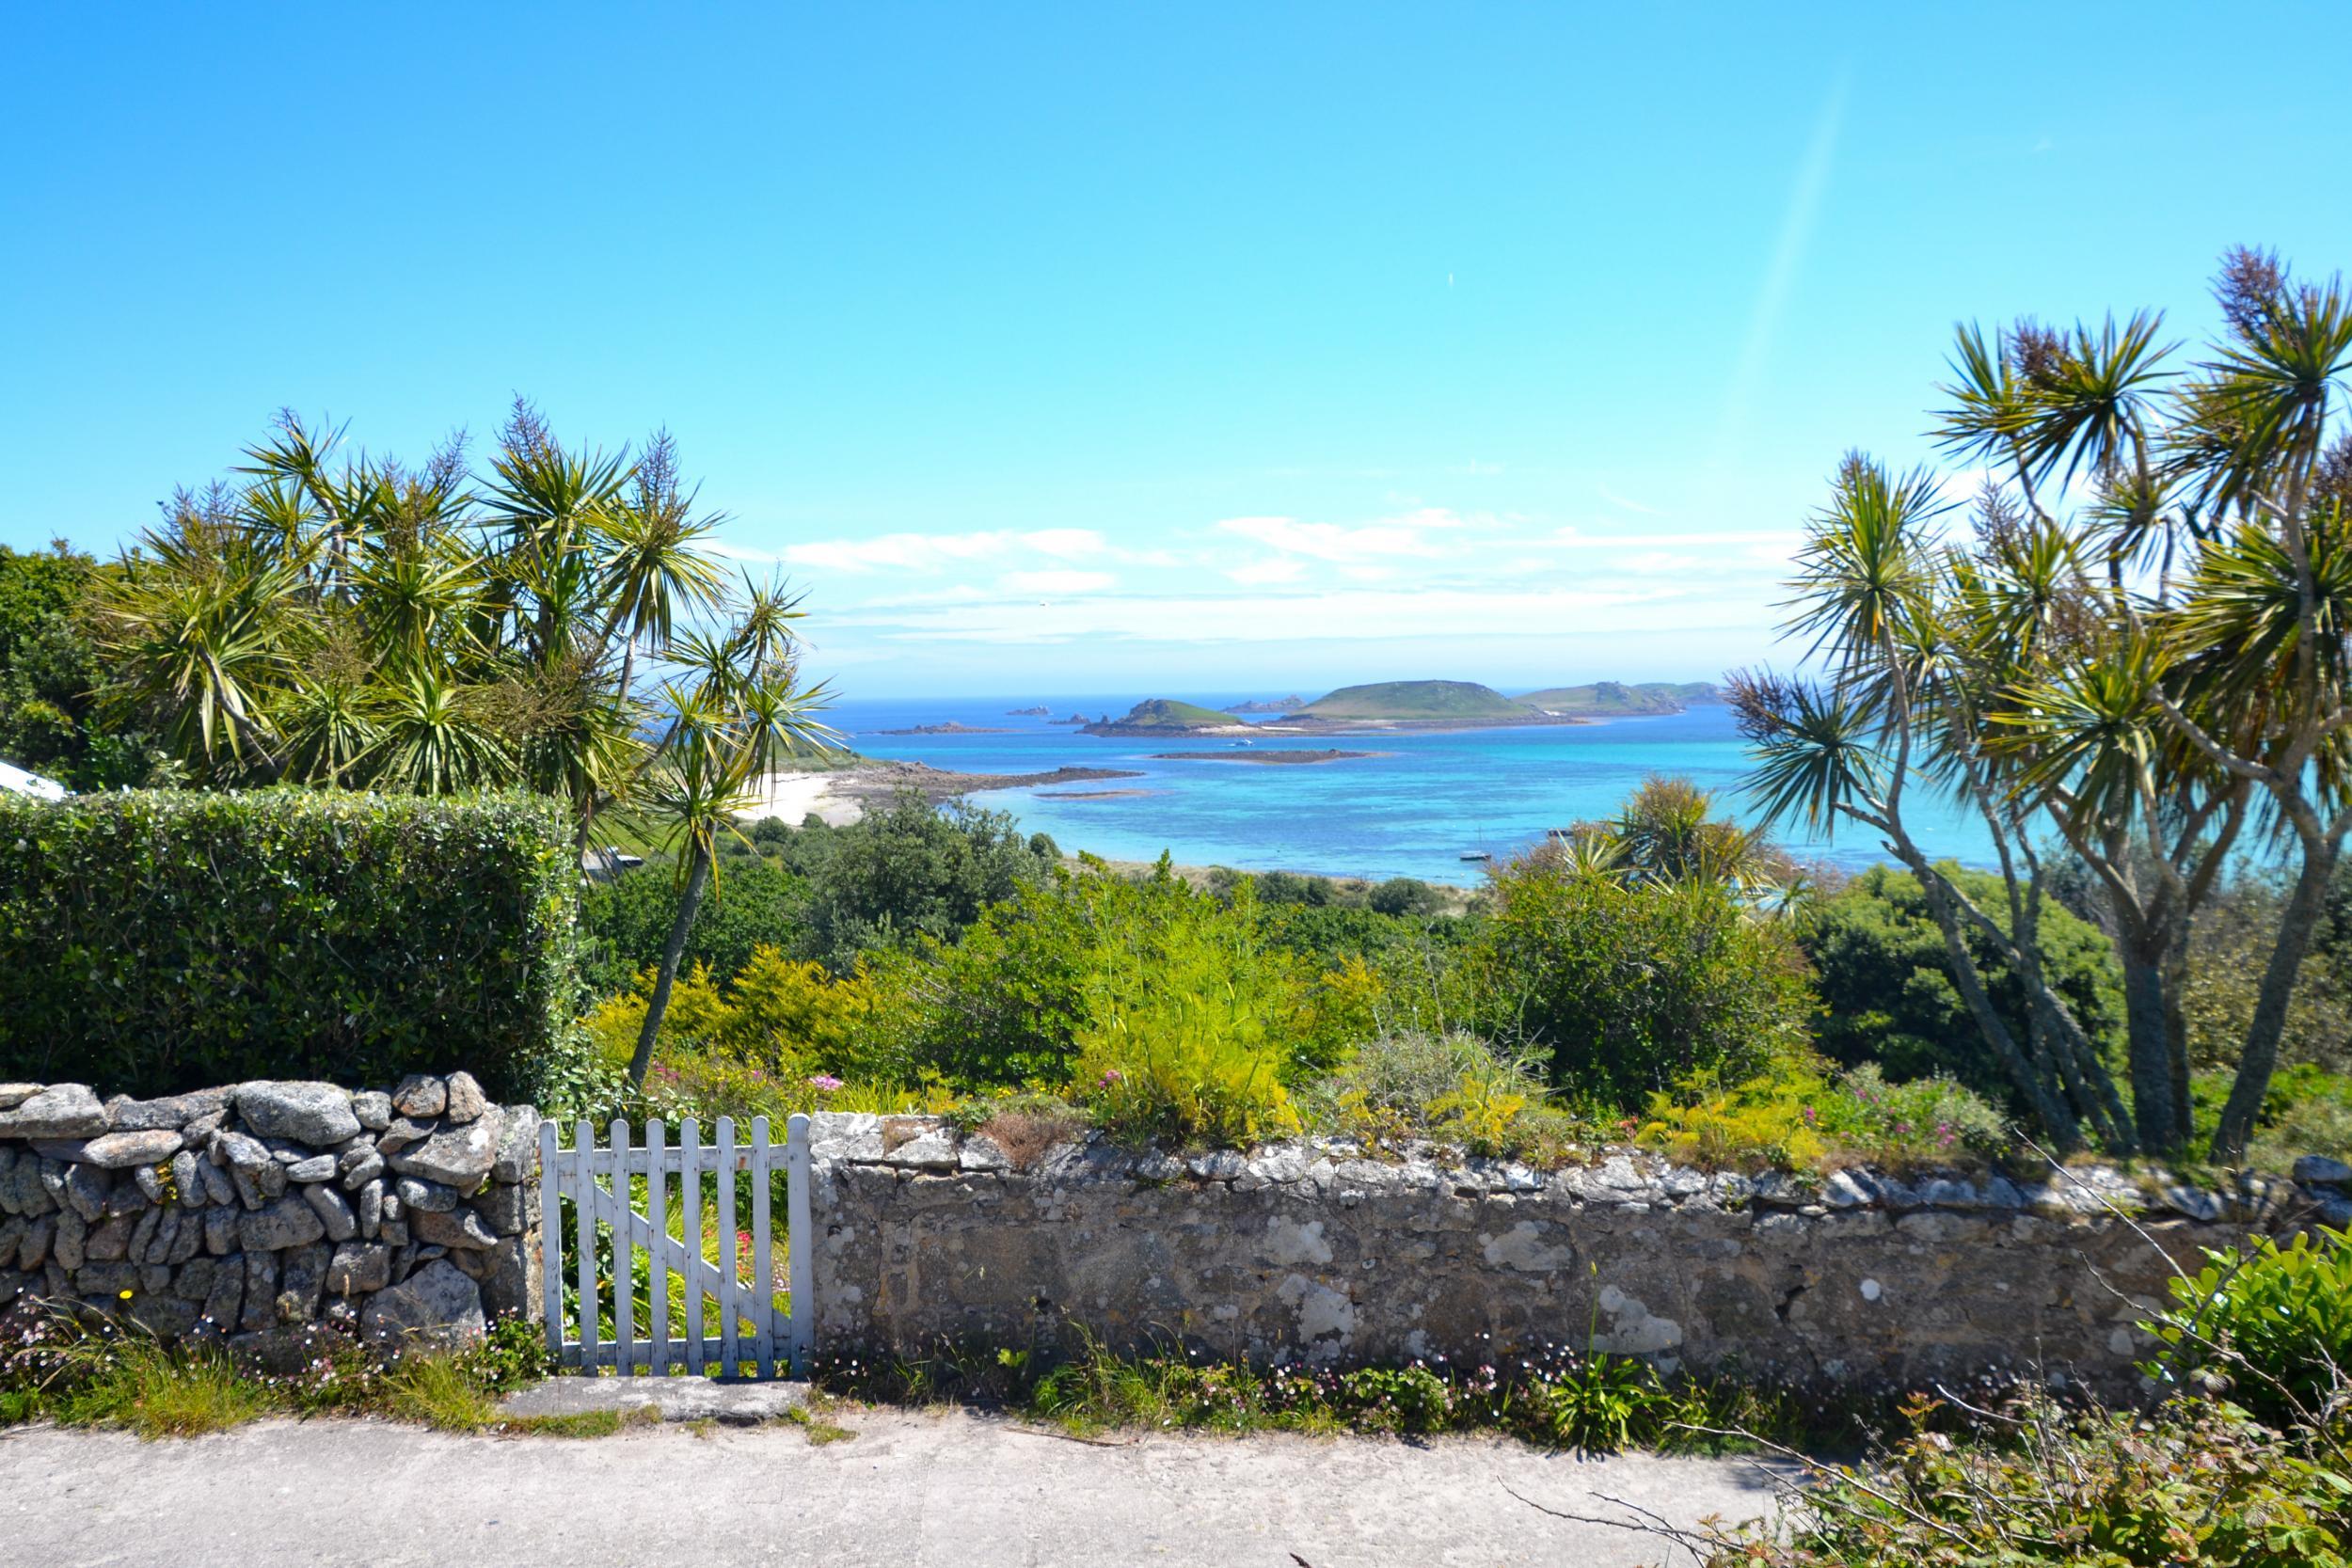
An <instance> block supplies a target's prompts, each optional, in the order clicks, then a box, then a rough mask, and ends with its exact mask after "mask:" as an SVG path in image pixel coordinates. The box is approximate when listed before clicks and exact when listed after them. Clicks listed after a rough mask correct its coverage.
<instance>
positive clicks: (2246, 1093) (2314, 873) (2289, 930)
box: [2209, 841, 2339, 1164]
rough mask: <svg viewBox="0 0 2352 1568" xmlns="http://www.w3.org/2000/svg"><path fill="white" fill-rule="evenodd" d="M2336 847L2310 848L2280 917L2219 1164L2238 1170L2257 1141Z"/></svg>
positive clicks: (2225, 1120)
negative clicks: (2258, 1122) (2256, 1130)
mask: <svg viewBox="0 0 2352 1568" xmlns="http://www.w3.org/2000/svg"><path fill="white" fill-rule="evenodd" d="M2338 853H2339V851H2338V847H2337V846H2336V845H2335V844H2334V843H2331V842H2325V841H2323V842H2321V843H2319V844H2316V845H2314V844H2312V843H2309V842H2308V841H2307V842H2306V844H2305V846H2304V849H2303V870H2302V873H2301V875H2299V876H2297V877H2296V879H2295V891H2294V893H2293V894H2291V895H2288V898H2287V907H2286V909H2285V910H2284V911H2281V912H2280V916H2279V941H2278V943H2277V945H2276V946H2274V947H2272V948H2271V950H2270V964H2269V967H2267V968H2266V969H2265V970H2264V971H2263V984H2262V990H2260V991H2259V992H2258V993H2256V996H2255V1000H2254V1017H2253V1020H2252V1022H2249V1023H2248V1024H2247V1026H2246V1044H2245V1048H2244V1049H2243V1050H2242V1051H2241V1052H2240V1053H2239V1054H2238V1062H2237V1078H2236V1079H2235V1081H2234V1082H2233V1083H2232V1084H2231V1085H2230V1099H2229V1101H2228V1103H2226V1104H2224V1105H2223V1106H2222V1107H2221V1124H2220V1125H2219V1126H2218V1127H2217V1128H2215V1129H2214V1133H2213V1148H2212V1149H2211V1150H2210V1153H2209V1157H2210V1158H2211V1159H2212V1160H2213V1162H2214V1164H2236V1163H2238V1162H2239V1161H2241V1160H2243V1159H2245V1158H2246V1146H2247V1145H2248V1144H2249V1142H2251V1141H2252V1139H2253V1136H2254V1117H2256V1115H2258V1114H2259V1113H2260V1112H2261V1110H2262V1104H2263V1099H2264V1097H2265V1096H2266V1095H2268V1094H2269V1093H2270V1075H2271V1073H2272V1072H2273V1071H2274V1070H2275V1069H2277V1068H2278V1065H2279V1041H2280V1038H2281V1037H2283V1036H2284V1035H2285V1034H2286V1027H2287V1005H2288V1004H2289V1003H2290V1002H2292V1001H2294V1000H2295V981H2296V975H2297V974H2299V973H2300V972H2301V971H2302V968H2303V955H2304V954H2305V953H2306V952H2308V951H2310V949H2311V945H2312V935H2313V934H2314V933H2315V932H2316V931H2317V930H2318V928H2319V916H2320V912H2321V909H2322V907H2323V905H2324V903H2325V901H2326V897H2327V893H2328V879H2330V878H2331V877H2333V876H2334V875H2335V869H2336V860H2337V857H2338Z"/></svg>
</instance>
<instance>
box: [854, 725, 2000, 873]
mask: <svg viewBox="0 0 2352 1568" xmlns="http://www.w3.org/2000/svg"><path fill="white" fill-rule="evenodd" d="M1166 694H1167V693H1165V692H1159V693H1153V692H1135V693H1092V694H1088V695H1079V696H1073V695H1070V694H1068V693H1063V694H1059V695H1045V694H1035V695H1031V694H1021V693H1016V694H1012V695H1008V696H1003V697H943V698H926V697H899V698H883V699H869V700H855V699H851V700H844V701H842V702H840V703H838V704H836V705H834V707H833V708H832V709H831V710H830V711H829V712H828V714H827V716H826V717H827V720H828V721H829V722H830V723H832V724H833V725H834V728H836V729H838V730H839V731H841V732H842V734H843V736H844V737H845V738H846V740H847V742H848V744H850V746H851V747H853V748H854V749H855V750H857V751H858V752H862V753H864V754H865V755H866V756H870V757H878V758H890V759H896V760H903V761H910V762H922V763H928V764H930V766H932V767H934V768H953V769H956V770H959V771H963V772H974V773H1041V772H1047V771H1050V770H1052V769H1054V768H1063V767H1078V768H1122V769H1128V770H1132V771H1134V772H1136V773H1137V774H1139V775H1141V776H1140V777H1137V778H1132V779H1111V780H1104V781H1101V782H1097V783H1089V784H1066V785H1045V786H1040V787H1034V788H1024V789H1010V790H989V791H985V792H982V793H979V794H976V795H974V796H972V797H971V799H972V800H973V801H974V802H975V803H977V804H980V805H984V806H988V807H990V808H993V809H995V810H1000V811H1007V812H1010V813H1011V814H1012V815H1013V816H1016V817H1018V818H1019V819H1020V821H1021V823H1022V825H1023V827H1025V829H1027V830H1029V831H1031V832H1047V833H1051V834H1052V835H1053V836H1054V839H1055V841H1056V842H1057V843H1058V844H1059V845H1060V846H1061V847H1062V848H1063V849H1064V850H1065V851H1075V850H1079V849H1086V850H1090V851H1092V852H1093V853H1095V854H1098V855H1102V856H1104V858H1106V859H1110V860H1124V861H1150V860H1155V859H1157V858H1158V857H1159V855H1160V853H1161V851H1162V850H1166V851H1167V852H1168V854H1169V855H1170V856H1172V857H1173V858H1174V860H1175V861H1176V862H1177V863H1180V864H1189V865H1230V866H1233V867H1236V868H1238V869H1242V870H1248V871H1271V870H1285V871H1305V872H1315V873H1320V874H1322V875H1326V876H1333V877H1363V878H1369V879H1375V880H1376V879H1382V878H1387V877H1400V876H1401V877H1418V878H1421V879H1424V880H1428V881H1438V882H1452V883H1457V884H1459V883H1470V882H1475V881H1476V880H1477V879H1479V877H1480V876H1481V874H1482V873H1483V870H1484V867H1483V865H1482V864H1481V863H1476V862H1466V861H1464V860H1463V859H1462V856H1463V854H1464V853H1466V852H1473V851H1484V852H1486V853H1487V854H1490V855H1492V856H1493V857H1494V858H1495V859H1496V860H1497V861H1501V860H1503V859H1505V858H1507V857H1508V856H1510V855H1512V854H1514V853H1517V852H1518V851H1519V850H1521V849H1525V848H1527V847H1531V846H1533V845H1534V844H1536V843H1538V842H1540V841H1541V839H1542V837H1543V835H1544V833H1545V832H1546V831H1547V830H1549V829H1552V828H1561V827H1566V826H1568V825H1569V824H1570V823H1574V822H1578V821H1583V820H1590V819H1592V818H1595V817H1598V816H1606V815H1608V814H1609V813H1610V812H1611V811H1613V809H1615V807H1616V806H1617V804H1618V803H1619V802H1620V801H1622V800H1624V799H1625V797H1626V796H1627V795H1628V794H1629V792H1630V791H1632V790H1633V789H1634V788H1635V787H1636V786H1638V785H1639V784H1641V783H1642V781H1643V780H1644V779H1645V778H1647V777H1649V776H1650V775H1652V774H1665V775H1670V776H1676V777H1680V778H1686V779H1689V780H1691V781H1692V782H1693V783H1695V784H1698V785H1700V786H1701V787H1702V788H1706V789H1710V790H1713V791H1715V792H1716V799H1717V805H1718V807H1719V808H1720V809H1721V810H1723V811H1724V812H1725V813H1726V814H1727V815H1729V816H1733V817H1735V818H1737V819H1738V820H1740V821H1742V822H1752V821H1754V820H1755V819H1756V813H1755V811H1754V810H1753V809H1752V807H1751V805H1750V803H1749V801H1748V800H1746V798H1745V797H1744V796H1743V795H1742V794H1741V792H1740V779H1741V776H1742V775H1743V774H1744V773H1745V772H1746V771H1747V769H1748V768H1749V766H1750V759H1749V757H1748V753H1747V750H1746V747H1745V746H1744V744H1743V743H1742V742H1741V740H1740V736H1739V734H1738V731H1737V730H1736V729H1735V727H1734V724H1733V720H1732V715H1731V712H1730V710H1729V709H1728V708H1726V707H1724V706H1723V705H1719V704H1704V705H1697V706H1693V707H1692V708H1690V709H1688V710H1686V711H1685V712H1682V713H1678V714H1669V715H1661V716H1658V717H1654V718H1645V719H1619V720H1610V721H1601V722H1595V723H1589V724H1550V725H1535V726H1526V725H1522V726H1517V727H1506V728H1500V729H1491V730H1443V731H1430V732H1422V733H1418V734H1402V735H1382V734H1365V735H1359V736H1344V737H1337V736H1335V737H1328V738H1327V737H1324V736H1314V737H1311V738H1308V737H1301V738H1295V739H1283V740H1279V741H1276V742H1274V744H1276V745H1281V746H1286V747H1299V748H1309V747H1311V748H1322V747H1339V748H1342V749H1343V750H1348V751H1363V752H1377V753H1380V754H1378V755H1374V756H1367V757H1361V758H1354V759H1349V760H1346V761H1341V762H1331V763H1319V764H1313V765H1309V766H1291V767H1267V766H1251V765H1248V764H1242V763H1232V762H1212V761H1198V762H1195V761H1167V760H1162V759H1161V757H1160V755H1159V753H1167V752H1187V753H1200V754H1203V755H1225V756H1230V755H1231V754H1232V752H1233V750H1234V745H1233V742H1232V741H1231V740H1228V739H1222V738H1214V739H1213V738H1194V739H1175V738H1171V739H1149V738H1136V737H1113V736H1089V735H1080V734H1078V733H1077V732H1076V730H1075V729H1074V728H1073V726H1070V725H1066V724H1056V723H1053V722H1051V720H1052V719H1060V718H1064V717H1066V716H1068V715H1069V714H1071V713H1073V712H1074V713H1083V714H1086V715H1087V716H1089V718H1092V717H1097V716H1100V715H1103V714H1105V713H1107V714H1110V715H1112V716H1114V717H1116V716H1117V715H1120V714H1122V713H1125V712H1126V711H1127V709H1128V708H1130V707H1132V706H1133V705H1135V704H1136V703H1137V702H1139V701H1141V700H1142V699H1143V698H1144V697H1146V696H1152V695H1166ZM1280 695H1281V693H1279V692H1255V693H1248V692H1243V693H1234V692H1227V693H1216V692H1210V693H1204V694H1202V695H1200V696H1198V697H1195V696H1191V695H1187V696H1186V698H1185V700H1186V701H1195V702H1200V703H1202V704H1203V705H1210V706H1219V707H1222V706H1230V705H1233V704H1236V703H1243V702H1248V701H1252V700H1271V699H1273V698H1279V696H1280ZM1039 706H1042V707H1045V708H1047V709H1048V710H1049V714H1048V715H1046V716H1027V715H1025V716H1015V715H1014V714H1013V713H1011V711H1010V710H1012V709H1015V708H1025V707H1039ZM1251 717H1252V718H1253V719H1257V720H1260V721H1263V720H1265V719H1270V718H1274V717H1278V716H1275V715H1253V716H1251ZM944 723H957V724H962V725H966V726H969V727H971V728H973V729H987V730H991V731H995V732H999V733H993V734H985V735H892V734H887V733H885V732H888V731H892V730H907V729H912V728H914V726H916V725H921V724H944ZM1130 792H1132V793H1130ZM1086 796H1093V797H1095V798H1093V799H1085V798H1082V797H1086ZM1913 800H1914V810H1913V816H1914V826H1915V832H1916V833H1917V835H1918V837H1919V840H1920V842H1921V845H1922V846H1923V847H1925V848H1926V849H1927V850H1928V851H1929V852H1930V853H1931V854H1932V855H1935V856H1938V857H1943V856H1950V857H1952V858H1954V859H1957V860H1959V861H1961V862H1962V863H1965V864H1971V865H1983V864H1988V863H1991V862H1992V859H1993V850H1992V844H1991V840H1990V838H1989V837H1988V836H1987V835H1986V833H1985V832H1984V828H1983V825H1982V824H1981V823H1980V822H1979V821H1977V820H1976V819H1975V818H1974V816H1969V815H1966V814H1963V812H1962V811H1961V810H1959V809H1958V807H1957V806H1955V805H1951V804H1949V803H1947V802H1940V801H1939V802H1936V803H1935V806H1934V808H1933V810H1932V811H1924V810H1921V809H1920V808H1921V807H1923V806H1925V805H1926V804H1927V802H1925V801H1923V800H1920V799H1919V798H1918V797H1917V796H1914V797H1913ZM1779 836H1780V838H1781V840H1782V842H1783V843H1784V844H1786V845H1787V846H1788V848H1789V849H1790V850H1791V851H1792V852H1794V853H1796V854H1798V855H1799V856H1801V857H1804V858H1807V859H1815V860H1821V861H1826V862H1829V863H1834V864H1836V865H1838V866H1840V867H1842V868H1846V869H1850V870H1858V869H1861V868H1863V867H1865V866H1868V865H1872V864H1875V863H1880V862H1882V861H1885V860H1887V859H1889V858H1891V857H1889V856H1888V855H1887V853H1886V851H1885V849H1884V847H1883V846H1882V845H1881V843H1880V842H1879V840H1878V838H1877V836H1876V835H1875V834H1870V833H1866V832H1859V831H1854V832H1839V833H1837V834H1836V838H1835V839H1834V840H1833V841H1829V842H1821V841H1815V840H1806V839H1803V838H1800V837H1799V836H1797V835H1796V834H1795V833H1793V832H1787V831H1784V832H1781V833H1780V835H1779Z"/></svg>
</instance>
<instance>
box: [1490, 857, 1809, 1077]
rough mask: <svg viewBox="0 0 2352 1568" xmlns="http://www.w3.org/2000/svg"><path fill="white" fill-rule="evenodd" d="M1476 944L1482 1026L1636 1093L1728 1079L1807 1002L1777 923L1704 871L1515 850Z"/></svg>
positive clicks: (1773, 1041) (1777, 1038)
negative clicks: (1667, 879)
mask: <svg viewBox="0 0 2352 1568" xmlns="http://www.w3.org/2000/svg"><path fill="white" fill-rule="evenodd" d="M1495 895H1496V909H1495V912H1494V914H1493V915H1492V916H1491V917H1490V918H1489V919H1488V920H1486V922H1485V924H1484V927H1483V929H1482V934H1481V937H1480V942H1479V948H1478V951H1477V954H1476V957H1475V960H1474V961H1475V963H1476V965H1477V967H1478V969H1479V971H1480V981H1481V991H1482V998H1481V1004H1480V1005H1481V1006H1482V1007H1483V1008H1484V1009H1485V1010H1486V1015H1487V1016H1486V1031H1485V1032H1486V1033H1487V1034H1488V1035H1490V1036H1494V1037H1502V1038H1510V1037H1515V1036H1516V1037H1523V1038H1524V1039H1525V1040H1526V1041H1527V1042H1528V1043H1529V1044H1531V1045H1533V1046H1534V1047H1536V1048H1537V1049H1539V1050H1543V1051H1546V1052H1548V1053H1549V1056H1550V1070H1551V1077H1552V1082H1553V1083H1554V1084H1556V1085H1560V1086H1561V1087H1562V1088H1564V1089H1566V1090H1568V1091H1570V1092H1572V1093H1574V1094H1577V1095H1580V1096H1590V1097H1592V1098H1595V1099H1600V1100H1606V1101H1611V1102H1613V1103H1615V1104H1619V1105H1627V1106H1631V1105H1638V1104H1639V1103H1641V1101H1642V1100H1643V1099H1644V1097H1645V1096H1646V1095H1648V1094H1649V1093H1650V1092H1652V1091H1654V1090H1658V1089H1662V1088H1666V1087H1669V1086H1671V1085H1674V1084H1676V1083H1678V1082H1680V1081H1682V1080H1683V1079H1684V1078H1686V1077H1688V1076H1689V1075H1690V1074H1692V1073H1693V1072H1708V1073H1713V1074H1718V1075H1720V1076H1722V1077H1724V1078H1725V1079H1739V1078H1745V1077H1747V1076H1750V1075H1752V1074H1754V1073H1756V1071H1759V1070H1761V1069H1763V1067H1764V1066H1765V1065H1766V1064H1767V1063H1770V1062H1772V1061H1775V1060H1778V1059H1780V1058H1782V1057H1783V1056H1786V1055H1788V1053H1791V1052H1793V1051H1796V1050H1797V1049H1799V1048H1800V1047H1801V1046H1802V1045H1803V1044H1804V1040H1805V1037H1806V1031H1807V1025H1808V1022H1809V1021H1810V1018H1811V1015H1812V1014H1813V1012H1814V1010H1815V1008H1814V1002H1813V993H1812V990H1811V988H1810V987H1809V986H1808V984H1807V983H1806V976H1805V971H1804V959H1803V958H1802V957H1801V956H1800V955H1799V954H1798V952H1797V951H1796V948H1795V946H1794V945H1793V943H1792V942H1790V940H1789V938H1788V935H1787V933H1786V932H1785V930H1784V929H1783V928H1782V927H1780V926H1779V925H1776V924H1773V923H1771V922H1767V921H1764V920H1761V919H1757V918H1756V917H1754V916H1752V915H1751V914H1750V913H1748V912H1747V911H1744V910H1743V909H1742V908H1741V907H1740V904H1739V903H1738V902H1737V901H1735V899H1734V898H1733V897H1732V895H1731V894H1730V893H1729V892H1728V891H1727V890H1726V889H1724V887H1722V886H1719V885H1715V884H1709V883H1698V882H1692V883H1677V884H1672V885H1665V886H1660V885H1654V884H1641V885H1628V884H1626V883H1624V882H1621V881H1619V880H1618V879H1614V878H1611V877H1608V876H1602V875H1596V874H1593V873H1590V872H1586V871H1581V870H1580V869H1578V868H1577V867H1576V866H1575V865H1573V864H1571V863H1567V862H1566V861H1565V860H1563V859H1561V858H1559V857H1538V858H1533V859H1529V860H1522V861H1518V862H1516V863H1513V864H1511V865H1509V866H1507V867H1505V868H1504V869H1503V870H1502V872H1500V873H1499V874H1498V875H1497V877H1496V879H1495Z"/></svg>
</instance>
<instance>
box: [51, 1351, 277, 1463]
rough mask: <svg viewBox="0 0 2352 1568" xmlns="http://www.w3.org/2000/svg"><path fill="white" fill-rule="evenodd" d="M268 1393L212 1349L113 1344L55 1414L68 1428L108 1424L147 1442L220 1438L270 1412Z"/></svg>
mask: <svg viewBox="0 0 2352 1568" xmlns="http://www.w3.org/2000/svg"><path fill="white" fill-rule="evenodd" d="M270 1408H271V1400H270V1397H269V1394H268V1391H267V1390H266V1389H264V1388H262V1386H261V1385H259V1384H258V1383H255V1382H254V1381H253V1380H252V1379H250V1378H247V1377H246V1376H244V1375H243V1374H241V1373H240V1372H238V1370H236V1368H235V1367H233V1366H232V1365H230V1361H229V1358H228V1357H227V1356H226V1355H224V1354H221V1353H219V1352H217V1351H210V1350H171V1349H167V1348H165V1347H164V1346H162V1345H159V1344H157V1343H155V1341H153V1340H151V1339H126V1340H122V1341H119V1342H118V1343H117V1345H116V1347H115V1353H114V1354H111V1355H109V1356H107V1357H106V1358H104V1359H103V1361H100V1362H98V1363H97V1364H96V1367H95V1370H94V1371H93V1373H92V1375H91V1376H89V1377H88V1378H87V1380H85V1381H84V1382H82V1383H81V1384H80V1385H79V1386H76V1387H75V1388H74V1389H73V1390H72V1393H71V1394H69V1395H68V1396H67V1397H66V1398H65V1400H64V1401H63V1402H62V1403H61V1405H60V1406H59V1408H58V1409H57V1410H56V1416H57V1418H58V1419H59V1420H60V1421H62V1422H64V1423H66V1424H67V1425H69V1426H113V1427H123V1428H127V1429H129V1430H130V1431H133V1432H135V1433H138V1434H139V1436H141V1437H142V1438H144V1439H146V1440H148V1441H149V1442H152V1441H154V1440H155V1439H156V1438H158V1437H200V1436H203V1435H205V1434H206V1433H215V1432H227V1431H229V1430H230V1428H232V1427H240V1426H243V1425H244V1424H245V1423H246V1422H247V1421H251V1420H256V1419H258V1418H261V1417H262V1416H265V1415H267V1414H269V1413H270Z"/></svg>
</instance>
